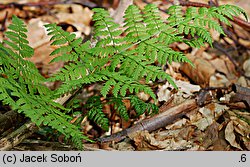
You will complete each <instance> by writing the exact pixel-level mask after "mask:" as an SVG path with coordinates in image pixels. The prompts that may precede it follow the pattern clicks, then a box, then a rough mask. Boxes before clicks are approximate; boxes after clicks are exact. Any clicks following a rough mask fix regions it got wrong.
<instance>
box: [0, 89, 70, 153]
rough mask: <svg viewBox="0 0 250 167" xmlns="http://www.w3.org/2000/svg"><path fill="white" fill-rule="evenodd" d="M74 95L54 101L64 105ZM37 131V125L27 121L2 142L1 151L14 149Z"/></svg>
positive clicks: (0, 144) (0, 142)
mask: <svg viewBox="0 0 250 167" xmlns="http://www.w3.org/2000/svg"><path fill="white" fill-rule="evenodd" d="M73 95H74V93H73V94H69V95H65V96H63V97H60V98H58V99H56V100H54V101H55V102H57V103H59V104H61V105H63V104H64V103H65V102H66V101H68V100H69V99H70V97H71V96H73ZM37 130H38V127H37V126H36V125H35V123H33V122H31V121H27V122H26V123H25V124H24V125H22V126H21V127H20V128H18V129H17V130H16V131H14V132H12V133H11V134H9V135H8V136H6V137H4V138H2V139H1V140H0V151H6V150H10V149H12V148H13V147H15V146H16V145H18V144H19V143H21V142H22V141H23V140H24V139H26V138H28V137H30V136H31V135H32V134H33V133H34V132H35V131H37Z"/></svg>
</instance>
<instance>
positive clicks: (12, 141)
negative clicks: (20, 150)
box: [0, 122, 37, 151]
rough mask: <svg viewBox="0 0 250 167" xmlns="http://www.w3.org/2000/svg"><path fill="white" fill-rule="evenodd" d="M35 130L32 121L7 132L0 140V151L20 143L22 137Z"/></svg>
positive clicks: (24, 137) (29, 134)
mask: <svg viewBox="0 0 250 167" xmlns="http://www.w3.org/2000/svg"><path fill="white" fill-rule="evenodd" d="M36 130H37V126H35V124H34V123H32V122H28V123H26V124H24V125H23V126H21V127H20V128H18V129H17V130H16V131H14V132H12V133H11V134H9V135H8V136H7V137H5V138H2V139H1V140H0V151H6V150H10V149H11V148H13V147H14V146H16V145H18V144H19V143H21V142H22V141H23V140H24V139H26V138H28V137H29V136H31V135H32V133H34V132H35V131H36Z"/></svg>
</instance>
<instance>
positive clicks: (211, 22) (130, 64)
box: [0, 4, 246, 144]
mask: <svg viewBox="0 0 250 167" xmlns="http://www.w3.org/2000/svg"><path fill="white" fill-rule="evenodd" d="M93 10H94V12H95V13H94V16H93V21H94V22H95V24H94V34H95V35H94V37H95V41H94V42H90V41H87V42H83V39H82V38H76V37H75V35H74V33H69V32H65V31H63V30H62V29H61V28H60V27H58V26H57V25H56V24H47V25H45V27H46V28H47V30H48V32H49V33H48V34H49V35H51V36H52V37H51V41H53V42H52V44H51V45H57V46H58V48H57V49H55V50H54V51H53V52H52V53H51V55H56V57H55V58H54V59H53V60H52V61H53V62H56V61H63V62H65V66H64V67H63V68H62V69H61V70H60V71H59V72H58V73H56V74H54V75H53V76H52V77H51V78H49V79H47V80H45V79H44V78H43V77H42V76H41V75H40V74H39V73H38V70H37V69H36V68H35V66H34V64H32V63H31V62H29V61H27V60H24V59H23V58H25V57H30V56H32V55H33V49H32V48H31V47H29V46H28V41H27V40H26V35H25V32H26V31H27V30H26V28H25V26H24V24H23V22H22V21H21V20H20V19H18V18H17V17H15V16H14V17H13V23H12V24H11V25H10V26H9V31H7V32H6V33H5V35H6V37H7V38H8V39H9V40H5V41H3V42H2V43H1V44H0V53H1V59H0V74H1V76H0V84H1V85H3V86H2V87H0V100H1V101H3V102H4V103H5V104H9V105H11V106H12V107H13V109H17V110H18V111H19V112H23V113H25V114H26V115H27V116H28V117H30V118H31V120H32V121H33V122H36V123H37V125H40V124H45V125H50V126H52V127H53V128H55V129H57V130H58V131H60V132H61V133H63V134H65V135H66V136H71V137H72V138H73V139H74V141H77V143H78V144H79V143H80V142H81V139H83V138H85V137H83V135H82V134H81V132H80V131H79V129H78V128H77V127H76V126H75V125H72V124H70V123H69V120H70V119H71V117H70V116H68V115H65V114H64V112H63V111H65V110H68V109H66V108H64V107H63V106H61V105H60V104H58V103H56V102H54V101H53V100H54V99H56V98H58V97H60V96H62V95H64V94H66V93H70V92H72V91H75V90H77V89H80V88H82V87H84V85H87V84H93V83H101V84H103V87H102V89H101V91H100V94H101V95H102V96H103V98H104V99H105V100H100V99H101V97H100V96H95V97H92V98H90V99H89V100H88V102H87V104H86V106H85V107H86V109H87V111H88V112H87V113H86V116H88V118H89V119H91V120H93V121H95V122H96V123H97V124H99V125H100V126H101V127H102V128H103V129H105V130H108V127H109V125H108V123H109V120H108V118H107V117H106V115H105V114H104V113H103V112H102V105H103V103H106V102H108V103H112V104H114V109H115V110H116V111H117V113H118V114H120V116H121V117H122V118H124V119H125V120H128V119H129V114H128V111H127V109H126V107H125V105H124V103H123V101H122V100H123V99H124V98H126V99H129V100H130V102H131V105H132V106H133V108H134V110H135V111H136V113H137V114H138V115H140V114H143V113H144V112H146V111H147V112H152V111H153V112H157V107H156V106H155V105H154V104H151V103H148V104H147V103H145V102H143V101H142V100H140V99H139V98H138V97H136V96H134V94H137V93H139V92H141V91H142V92H144V93H146V94H148V95H150V96H151V97H152V99H153V100H155V101H156V100H157V97H156V95H155V93H154V92H153V91H152V89H151V88H150V84H149V83H150V82H154V81H155V80H156V79H163V80H164V79H165V80H167V81H168V82H170V83H171V84H172V85H173V86H174V87H175V88H177V87H176V85H175V83H174V82H173V80H172V79H171V77H170V76H169V75H168V74H166V73H165V72H164V71H163V70H162V68H161V66H158V65H156V64H160V65H165V64H166V63H171V62H172V61H177V62H186V63H190V64H192V62H190V61H189V60H188V59H187V58H186V56H185V55H184V54H183V53H181V52H177V51H175V50H173V49H172V48H171V47H170V46H169V45H170V44H172V43H174V42H185V43H186V44H188V45H190V46H191V47H200V46H203V45H204V44H205V43H206V42H207V43H209V44H210V45H212V37H211V35H210V33H209V29H214V30H216V31H218V32H219V33H220V34H224V32H223V29H222V28H221V26H220V24H219V23H218V21H221V22H224V23H225V24H227V25H230V22H229V21H228V19H227V18H231V19H232V18H233V17H232V16H236V15H239V14H244V15H245V16H246V14H245V12H244V11H243V10H242V9H240V8H239V7H236V6H233V5H222V6H219V7H211V8H209V9H207V8H195V7H191V8H188V9H187V10H186V12H183V11H182V7H181V6H171V7H170V8H169V9H168V14H169V17H168V18H167V19H166V20H164V19H162V18H161V17H160V13H159V10H158V8H157V7H156V6H155V5H153V4H149V5H147V6H145V8H144V9H143V10H140V9H139V8H138V7H137V6H135V5H131V6H129V7H128V9H127V10H126V12H125V16H124V18H125V24H124V25H123V26H121V25H119V24H117V23H115V22H114V21H113V18H111V17H110V15H109V13H108V12H107V11H106V10H104V9H101V8H97V9H93ZM188 34H190V35H191V38H190V37H188V36H187V35H188ZM57 80H58V81H62V85H61V86H60V87H59V88H58V89H56V90H54V91H52V90H49V89H48V88H46V87H45V86H44V85H43V83H44V82H45V81H57ZM103 98H102V99H103ZM85 139H86V138H85Z"/></svg>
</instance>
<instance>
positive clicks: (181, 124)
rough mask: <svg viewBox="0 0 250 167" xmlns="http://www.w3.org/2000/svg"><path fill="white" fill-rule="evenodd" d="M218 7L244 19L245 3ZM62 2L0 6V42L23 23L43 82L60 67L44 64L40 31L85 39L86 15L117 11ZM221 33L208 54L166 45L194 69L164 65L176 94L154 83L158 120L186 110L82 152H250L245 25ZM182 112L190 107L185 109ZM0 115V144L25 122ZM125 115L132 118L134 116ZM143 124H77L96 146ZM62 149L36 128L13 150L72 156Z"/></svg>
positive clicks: (88, 92)
mask: <svg viewBox="0 0 250 167" xmlns="http://www.w3.org/2000/svg"><path fill="white" fill-rule="evenodd" d="M217 1H218V3H219V4H220V5H222V4H234V5H237V6H239V7H242V8H243V9H244V10H245V11H246V13H247V14H248V16H250V0H236V1H235V0H217ZM62 2H63V0H20V1H19V0H2V1H0V24H1V25H0V41H2V39H3V38H4V35H3V33H4V32H5V31H6V30H7V27H8V25H9V24H10V23H11V17H12V15H17V16H18V17H20V18H22V19H23V20H24V21H25V23H26V24H27V27H28V40H29V43H30V45H31V47H33V48H34V50H35V54H34V56H33V57H31V58H30V61H32V62H34V63H35V65H36V66H37V68H38V69H39V71H40V73H41V74H42V75H43V76H44V77H46V78H48V77H50V76H51V75H52V74H53V73H56V72H57V71H58V70H59V69H60V68H61V67H63V65H64V64H63V63H50V61H51V60H52V57H51V56H50V53H51V52H52V51H53V49H54V47H53V46H50V43H51V42H50V37H49V36H47V35H46V33H47V32H46V29H45V28H44V26H43V25H45V24H46V23H56V24H57V25H60V26H61V27H62V28H63V29H64V30H66V31H69V32H74V33H75V34H76V35H77V36H82V37H83V38H84V39H86V40H88V39H90V38H91V37H92V35H93V32H92V26H93V22H92V15H93V11H92V9H93V8H95V7H104V8H106V9H108V10H109V11H110V12H111V13H115V12H118V8H117V7H118V6H119V1H118V0H104V1H95V0H89V1H88V0H68V1H67V3H62ZM192 2H198V3H204V4H208V0H202V1H200V0H199V1H198V0H196V1H195V0H193V1H192ZM147 3H154V4H156V5H157V6H158V7H159V8H160V9H162V11H164V10H165V9H167V8H168V7H169V6H170V5H171V3H169V2H168V1H164V0H158V1H157V0H148V1H143V0H135V1H134V4H136V5H138V6H139V7H140V8H143V6H145V5H146V4H147ZM116 14H117V13H116ZM122 15H123V13H118V14H117V15H115V16H114V17H116V18H118V17H120V16H122ZM162 16H163V17H166V16H167V14H166V13H164V12H162ZM242 19H243V17H242ZM224 30H225V32H226V34H227V35H228V36H227V37H221V36H218V34H217V33H215V32H211V33H212V36H213V38H214V40H215V42H214V46H213V47H211V46H209V45H206V46H205V47H202V48H200V49H196V48H191V47H189V46H188V45H186V44H183V43H175V44H173V45H172V46H171V47H172V48H173V49H174V50H178V51H181V52H183V53H185V55H186V56H187V57H188V58H189V59H190V60H191V61H192V62H193V63H194V64H195V67H196V68H192V67H191V66H190V65H189V64H182V63H175V62H174V63H172V64H167V65H166V67H167V68H166V70H165V71H166V73H168V74H170V75H171V76H172V77H173V78H174V80H175V81H176V84H177V86H178V88H179V90H178V91H176V90H174V88H173V87H172V86H171V85H170V84H169V83H167V82H162V81H159V82H158V83H154V90H155V92H156V94H157V97H158V104H157V105H158V106H159V108H160V111H159V112H160V113H159V114H162V115H164V114H165V112H170V111H172V112H178V111H179V110H181V112H183V110H186V111H184V114H183V115H182V116H181V117H178V118H177V119H175V120H173V121H172V122H169V123H168V124H167V125H165V126H163V127H160V128H158V129H156V130H153V131H147V130H144V131H138V132H136V133H127V131H126V135H125V136H122V137H120V138H119V137H117V136H114V138H110V139H108V138H103V140H107V142H102V143H99V142H97V143H88V142H85V143H84V148H85V150H130V151H132V150H133V151H134V150H223V151H232V150H250V112H249V111H250V23H249V22H248V23H246V25H242V24H240V23H239V22H232V27H227V26H224ZM58 84H59V83H57V82H53V83H50V84H48V85H47V86H48V87H49V88H51V89H55V88H57V87H58ZM98 86H99V85H96V84H95V85H89V86H86V87H85V88H84V90H83V93H82V94H81V97H82V101H81V102H79V103H81V105H80V106H82V107H83V106H84V103H85V102H86V99H87V98H88V97H90V96H92V95H95V93H96V90H97V89H99V88H98ZM138 96H139V97H140V98H141V99H144V100H145V101H147V100H148V96H147V95H145V94H143V93H141V94H138ZM192 99H196V101H197V102H195V103H194V101H192ZM125 103H126V101H125ZM185 103H187V104H185ZM127 105H128V106H129V104H127ZM185 105H186V106H185ZM187 106H192V107H191V109H190V110H188V107H187ZM185 107H186V108H185ZM172 108H174V111H173V110H171V109H172ZM183 108H184V109H183ZM112 109H113V106H111V105H106V106H105V113H110V112H111V111H112ZM0 110H1V111H0V120H1V116H3V115H8V119H9V118H10V117H11V119H9V120H12V121H11V122H10V127H8V129H5V130H4V131H0V139H1V138H3V137H5V136H7V135H8V134H9V133H11V132H13V131H15V130H16V129H18V127H20V126H21V125H22V124H24V123H25V122H26V121H27V119H26V118H24V117H23V116H22V115H17V114H16V113H13V111H11V112H12V113H10V111H7V109H3V108H2V107H0ZM75 110H76V112H78V113H80V112H81V111H82V110H83V109H82V108H81V107H79V108H76V109H75ZM131 115H132V117H133V111H131ZM79 117H81V113H80V116H79V114H78V115H76V117H75V119H74V120H72V123H74V122H75V121H76V120H79ZM149 117H150V116H148V115H145V114H144V115H142V116H140V117H139V118H136V117H133V119H130V120H129V121H127V122H126V121H124V120H121V119H120V118H119V117H117V116H115V115H114V116H113V117H112V118H110V121H111V123H110V130H109V131H108V132H104V131H103V130H101V129H100V128H99V127H98V126H97V125H95V124H93V123H92V122H91V121H88V120H87V119H84V118H82V119H81V126H82V129H83V132H84V134H86V135H87V136H88V137H89V138H91V139H96V138H100V137H103V136H107V135H112V134H116V133H118V132H121V131H122V130H124V129H127V128H129V127H132V126H133V125H135V124H136V123H138V122H140V121H142V120H145V119H148V118H149ZM13 120H15V121H13ZM14 122H15V123H14ZM16 123H17V124H16ZM0 125H1V122H0ZM0 129H1V128H0ZM64 142H65V139H64V136H63V135H60V134H57V132H56V131H55V130H52V129H49V128H48V127H41V128H39V130H37V131H36V132H34V133H33V134H32V135H30V136H29V137H28V138H25V139H23V140H22V141H21V142H20V143H19V144H17V145H15V146H14V147H13V148H12V150H74V148H72V147H71V146H70V145H68V144H67V142H66V144H65V143H64Z"/></svg>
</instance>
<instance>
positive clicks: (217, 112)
mask: <svg viewBox="0 0 250 167" xmlns="http://www.w3.org/2000/svg"><path fill="white" fill-rule="evenodd" d="M227 109H228V107H227V106H226V105H220V104H217V103H210V104H208V105H207V106H205V107H202V108H200V109H199V112H200V113H201V114H202V118H201V119H199V120H197V121H195V122H192V125H195V126H197V127H198V129H200V130H202V131H203V130H205V129H206V128H207V127H208V126H210V125H211V124H212V123H213V122H215V121H216V120H217V118H219V117H220V116H221V115H222V114H223V113H224V112H225V111H226V110H227Z"/></svg>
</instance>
